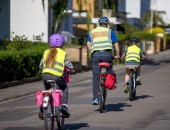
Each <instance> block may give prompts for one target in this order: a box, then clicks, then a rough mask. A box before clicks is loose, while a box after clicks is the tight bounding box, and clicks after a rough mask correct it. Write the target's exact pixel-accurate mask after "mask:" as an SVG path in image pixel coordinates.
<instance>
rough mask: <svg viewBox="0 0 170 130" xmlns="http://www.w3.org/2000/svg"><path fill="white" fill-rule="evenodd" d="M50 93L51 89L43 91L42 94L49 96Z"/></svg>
mask: <svg viewBox="0 0 170 130" xmlns="http://www.w3.org/2000/svg"><path fill="white" fill-rule="evenodd" d="M50 94H51V92H50V91H46V92H43V93H42V95H43V96H44V97H46V96H47V97H49V96H50Z"/></svg>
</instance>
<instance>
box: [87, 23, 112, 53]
mask: <svg viewBox="0 0 170 130" xmlns="http://www.w3.org/2000/svg"><path fill="white" fill-rule="evenodd" d="M89 34H90V37H91V40H92V45H91V47H92V50H91V53H93V52H94V51H98V50H112V49H113V47H112V40H111V29H109V28H105V27H100V26H99V27H97V28H95V29H93V30H91V31H90V32H89Z"/></svg>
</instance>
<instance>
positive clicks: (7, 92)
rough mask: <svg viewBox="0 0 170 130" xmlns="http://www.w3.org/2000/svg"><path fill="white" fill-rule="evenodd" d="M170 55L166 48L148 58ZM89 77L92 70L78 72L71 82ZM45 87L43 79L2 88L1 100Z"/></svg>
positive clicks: (115, 68) (121, 66)
mask: <svg viewBox="0 0 170 130" xmlns="http://www.w3.org/2000/svg"><path fill="white" fill-rule="evenodd" d="M169 55H170V50H166V51H163V52H160V53H159V54H152V55H148V56H147V59H155V60H157V59H159V58H161V57H164V56H169ZM124 67H125V66H124V65H115V66H114V70H115V72H117V71H119V70H121V69H124ZM87 79H92V72H91V71H86V72H81V73H77V74H76V75H71V76H70V84H73V83H77V82H81V81H84V80H87ZM43 87H44V85H43V83H42V81H37V82H32V83H26V84H22V85H18V86H14V87H8V88H4V89H0V102H2V101H4V100H8V99H12V98H17V97H21V96H26V95H29V94H33V93H35V92H37V91H38V90H41V89H42V88H43Z"/></svg>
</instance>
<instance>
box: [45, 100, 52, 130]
mask: <svg viewBox="0 0 170 130" xmlns="http://www.w3.org/2000/svg"><path fill="white" fill-rule="evenodd" d="M44 126H45V130H54V107H53V104H52V103H49V105H48V106H47V108H44Z"/></svg>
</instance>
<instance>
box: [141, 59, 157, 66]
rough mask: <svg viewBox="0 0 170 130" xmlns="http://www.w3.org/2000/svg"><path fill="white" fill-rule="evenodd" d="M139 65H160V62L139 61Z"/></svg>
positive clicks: (151, 60) (150, 60)
mask: <svg viewBox="0 0 170 130" xmlns="http://www.w3.org/2000/svg"><path fill="white" fill-rule="evenodd" d="M141 65H160V62H155V61H154V60H153V59H145V60H144V61H141Z"/></svg>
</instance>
